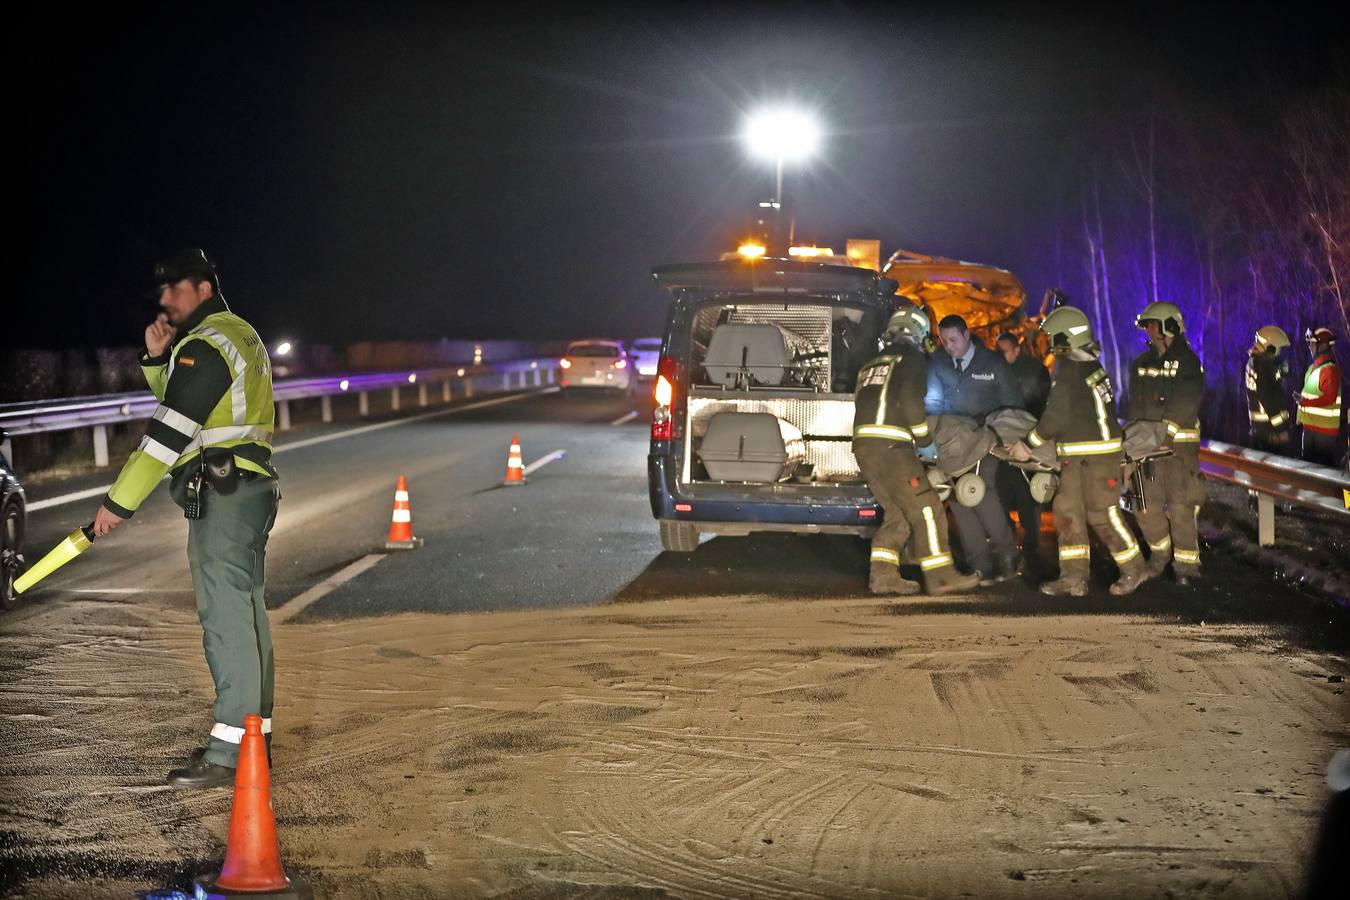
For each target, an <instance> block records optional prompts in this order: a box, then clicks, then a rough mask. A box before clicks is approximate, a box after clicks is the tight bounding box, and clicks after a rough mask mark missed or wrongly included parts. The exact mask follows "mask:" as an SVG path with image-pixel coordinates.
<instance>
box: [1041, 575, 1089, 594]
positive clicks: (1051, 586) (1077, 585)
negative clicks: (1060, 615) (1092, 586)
mask: <svg viewBox="0 0 1350 900" xmlns="http://www.w3.org/2000/svg"><path fill="white" fill-rule="evenodd" d="M1087 592H1088V586H1087V579H1084V578H1074V577H1072V576H1069V575H1064V576H1061V577H1059V578H1056V579H1055V580H1054V581H1047V582H1046V583H1045V584H1043V585H1041V593H1042V594H1049V595H1050V596H1052V597H1064V596H1068V597H1086V596H1087Z"/></svg>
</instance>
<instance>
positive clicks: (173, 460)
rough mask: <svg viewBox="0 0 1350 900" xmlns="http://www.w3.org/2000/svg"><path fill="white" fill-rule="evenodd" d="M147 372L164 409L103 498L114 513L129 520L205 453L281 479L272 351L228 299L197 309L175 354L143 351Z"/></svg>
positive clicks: (180, 331) (181, 329)
mask: <svg viewBox="0 0 1350 900" xmlns="http://www.w3.org/2000/svg"><path fill="white" fill-rule="evenodd" d="M141 368H142V370H143V371H144V373H145V380H146V381H147V382H148V383H149V385H150V390H151V391H152V392H153V393H154V395H155V397H157V398H158V399H159V401H160V403H159V406H158V407H157V408H156V409H155V412H154V416H153V418H151V420H150V422H149V424H147V425H146V428H145V436H144V437H143V438H142V439H141V443H140V445H139V446H138V447H137V448H136V449H135V450H134V451H132V453H131V456H130V457H129V458H128V459H127V462H126V465H125V466H123V467H122V471H121V473H120V474H119V475H118V476H117V481H116V482H115V483H114V484H113V486H112V488H111V489H110V490H109V491H108V495H107V497H105V498H104V501H103V505H104V506H106V507H107V508H108V509H109V510H110V511H111V512H113V513H115V514H116V515H118V516H121V517H122V518H124V519H125V518H130V517H131V515H132V514H133V513H134V512H135V511H136V509H137V507H139V506H140V505H141V503H142V502H143V501H144V500H145V498H146V497H147V496H149V494H150V492H151V491H153V490H154V488H155V485H157V484H159V481H160V479H161V478H163V477H164V474H165V473H166V472H170V471H172V472H173V473H174V474H175V475H176V474H178V473H180V472H182V471H184V469H185V467H186V466H187V465H188V464H189V463H190V462H192V461H193V460H195V459H197V458H198V456H199V455H200V454H201V453H202V452H203V450H204V449H205V450H211V449H215V448H219V449H221V450H228V451H229V452H230V454H231V455H232V456H233V457H234V463H235V465H236V467H238V468H239V469H241V470H243V471H245V472H254V473H256V474H258V475H263V476H268V477H273V478H275V477H276V471H275V470H274V469H273V468H272V464H271V457H272V445H271V440H272V428H273V418H274V410H273V406H272V402H273V401H272V368H271V363H270V361H269V360H268V357H267V348H266V347H265V346H264V345H263V342H262V339H261V338H259V337H258V333H257V332H256V331H254V330H253V326H251V325H249V324H248V323H247V322H245V321H244V320H243V319H241V318H240V317H239V316H236V315H235V314H234V313H232V312H230V310H229V307H227V306H226V305H225V301H224V299H223V298H221V297H212V298H210V299H209V300H206V301H205V302H203V303H202V304H201V305H200V306H199V307H197V309H196V310H194V311H193V313H192V315H191V316H189V317H188V319H187V321H185V322H184V323H183V324H182V325H181V326H180V327H179V329H178V337H177V339H176V341H175V343H174V345H173V346H172V347H171V348H170V350H169V352H167V353H165V354H164V355H162V356H159V357H153V358H152V357H150V356H148V355H147V354H145V353H144V352H143V353H142V354H141Z"/></svg>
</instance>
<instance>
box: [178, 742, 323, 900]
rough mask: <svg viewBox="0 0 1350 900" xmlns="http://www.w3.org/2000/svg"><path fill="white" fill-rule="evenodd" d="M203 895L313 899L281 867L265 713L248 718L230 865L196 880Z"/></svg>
mask: <svg viewBox="0 0 1350 900" xmlns="http://www.w3.org/2000/svg"><path fill="white" fill-rule="evenodd" d="M193 884H194V885H195V886H196V888H197V896H198V897H235V896H240V895H245V896H249V897H286V898H299V897H308V896H309V889H308V887H307V886H306V885H303V884H299V883H293V882H292V881H291V879H289V878H287V877H286V872H285V871H284V870H283V869H282V868H281V845H280V844H279V843H278V842H277V823H276V819H275V818H274V817H273V815H272V786H271V779H270V778H269V776H268V772H267V743H266V741H265V739H264V738H263V733H262V716H256V715H248V716H244V737H243V739H242V740H241V741H240V742H239V767H238V768H237V769H236V770H235V775H234V801H233V803H232V804H231V805H230V837H229V840H228V841H227V842H226V843H225V863H224V865H222V866H221V867H220V872H218V873H217V874H216V875H214V876H201V877H199V878H197V879H195V880H194V881H193Z"/></svg>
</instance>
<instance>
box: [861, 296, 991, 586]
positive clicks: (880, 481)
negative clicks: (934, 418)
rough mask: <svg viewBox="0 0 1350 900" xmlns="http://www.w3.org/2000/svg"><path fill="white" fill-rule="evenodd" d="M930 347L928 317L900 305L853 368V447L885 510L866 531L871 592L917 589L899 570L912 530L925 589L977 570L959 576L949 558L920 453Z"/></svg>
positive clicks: (927, 443)
mask: <svg viewBox="0 0 1350 900" xmlns="http://www.w3.org/2000/svg"><path fill="white" fill-rule="evenodd" d="M931 347H932V338H931V337H930V335H929V321H928V317H927V316H926V315H924V313H923V310H921V309H919V308H918V307H916V306H909V307H905V308H903V309H901V310H899V311H897V312H896V313H894V314H893V315H892V316H891V318H890V321H889V322H888V323H887V325H886V331H885V332H884V333H883V334H882V337H881V352H880V354H879V355H877V356H876V357H874V358H873V359H872V360H870V361H869V362H868V363H867V364H866V365H864V366H863V367H862V370H861V371H860V372H859V373H858V384H857V392H856V396H855V398H854V414H853V455H854V457H855V458H856V459H857V460H858V468H859V469H860V470H861V471H862V475H863V478H865V479H866V480H867V486H868V488H870V489H871V491H872V496H874V497H876V499H877V502H879V503H880V504H881V506H882V509H883V510H885V519H884V521H883V522H882V524H881V527H880V528H879V529H877V533H876V535H875V536H874V537H873V538H872V554H871V566H870V570H869V575H868V587H869V588H870V589H871V591H872V592H873V593H876V594H913V593H917V592H918V591H919V590H920V586H919V584H917V583H916V582H913V581H910V580H908V579H906V578H903V577H901V575H900V557H901V554H902V553H903V552H904V549H905V545H906V544H907V543H908V542H909V539H910V537H911V536H913V538H914V541H915V546H916V555H917V557H918V561H919V570H920V571H921V572H922V573H923V582H924V583H923V588H924V589H925V590H926V591H927V592H928V593H929V594H951V593H957V592H960V591H967V590H970V589H971V588H973V587H975V586H976V585H977V584H979V578H977V577H974V576H962V575H961V574H959V573H958V572H957V571H956V567H955V566H954V565H953V560H952V554H951V549H950V545H949V544H948V542H947V516H946V514H945V513H944V512H943V510H942V501H940V500H939V499H938V496H937V492H936V491H934V490H933V487H932V485H931V484H930V483H929V481H928V476H927V473H926V472H925V471H924V467H923V462H922V461H929V462H931V461H935V460H936V459H937V444H936V443H934V441H933V438H932V436H931V435H930V434H929V433H928V420H927V418H926V417H925V415H924V409H923V395H924V391H925V390H926V389H927V383H928V359H927V356H928V353H929V352H930V349H931ZM921 460H922V461H921Z"/></svg>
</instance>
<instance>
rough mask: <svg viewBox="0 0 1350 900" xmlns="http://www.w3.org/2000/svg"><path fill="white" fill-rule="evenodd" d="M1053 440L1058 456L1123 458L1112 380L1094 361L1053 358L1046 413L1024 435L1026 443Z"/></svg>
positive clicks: (1035, 443) (1062, 457) (1118, 460)
mask: <svg viewBox="0 0 1350 900" xmlns="http://www.w3.org/2000/svg"><path fill="white" fill-rule="evenodd" d="M1048 440H1052V441H1054V442H1055V452H1056V453H1057V454H1058V456H1059V458H1060V459H1067V458H1070V457H1076V456H1099V457H1104V458H1109V459H1113V460H1115V461H1116V462H1117V463H1119V462H1120V461H1122V460H1123V459H1124V455H1123V452H1122V450H1121V447H1122V440H1123V438H1122V432H1121V429H1120V422H1118V421H1116V399H1115V395H1114V393H1113V392H1112V390H1111V379H1109V378H1108V377H1107V376H1106V370H1105V369H1103V368H1102V365H1101V363H1100V362H1098V361H1097V360H1095V359H1094V360H1077V359H1073V358H1071V357H1069V356H1063V357H1060V358H1058V359H1056V360H1055V381H1054V385H1053V387H1051V388H1050V396H1049V398H1048V399H1047V400H1046V404H1045V412H1044V413H1043V414H1042V415H1041V419H1040V421H1039V422H1037V423H1036V427H1035V428H1033V429H1031V432H1030V433H1029V434H1028V435H1027V444H1028V445H1029V446H1031V447H1039V446H1041V445H1042V444H1044V443H1045V442H1046V441H1048Z"/></svg>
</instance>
